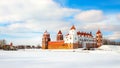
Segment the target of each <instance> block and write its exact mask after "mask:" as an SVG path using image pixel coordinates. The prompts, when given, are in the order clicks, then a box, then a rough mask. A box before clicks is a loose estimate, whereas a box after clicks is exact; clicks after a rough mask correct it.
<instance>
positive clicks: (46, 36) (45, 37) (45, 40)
mask: <svg viewBox="0 0 120 68" xmlns="http://www.w3.org/2000/svg"><path fill="white" fill-rule="evenodd" d="M49 41H50V34H49V33H48V32H47V31H45V32H44V34H43V38H42V49H48V42H49Z"/></svg>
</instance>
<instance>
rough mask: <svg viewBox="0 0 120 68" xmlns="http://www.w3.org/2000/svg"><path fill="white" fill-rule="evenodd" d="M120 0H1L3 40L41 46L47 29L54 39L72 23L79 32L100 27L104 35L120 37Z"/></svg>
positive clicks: (67, 29)
mask: <svg viewBox="0 0 120 68" xmlns="http://www.w3.org/2000/svg"><path fill="white" fill-rule="evenodd" d="M119 7H120V0H0V39H6V40H7V43H9V42H13V43H14V45H20V44H32V45H38V44H40V45H41V39H42V34H43V33H44V31H45V30H47V31H48V32H49V33H50V34H51V38H52V39H53V40H55V37H56V33H57V32H58V30H62V32H63V34H64V35H65V34H66V33H67V32H68V31H69V29H70V27H71V26H72V25H75V26H76V28H77V31H78V30H79V31H86V32H90V31H92V32H93V35H95V32H96V31H97V30H98V29H101V31H102V33H103V36H104V38H108V39H111V40H117V41H119V40H120V8H119Z"/></svg>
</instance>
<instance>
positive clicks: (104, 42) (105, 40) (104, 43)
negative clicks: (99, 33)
mask: <svg viewBox="0 0 120 68" xmlns="http://www.w3.org/2000/svg"><path fill="white" fill-rule="evenodd" d="M103 45H120V41H119V42H117V41H113V40H108V39H103Z"/></svg>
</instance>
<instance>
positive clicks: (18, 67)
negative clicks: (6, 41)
mask: <svg viewBox="0 0 120 68" xmlns="http://www.w3.org/2000/svg"><path fill="white" fill-rule="evenodd" d="M88 67H89V68H120V46H112V45H109V46H108V45H103V46H102V47H100V48H98V49H96V50H93V51H92V50H90V51H88V50H81V49H74V50H72V49H71V50H70V49H69V50H42V49H26V50H18V51H2V50H1V51H0V68H88Z"/></svg>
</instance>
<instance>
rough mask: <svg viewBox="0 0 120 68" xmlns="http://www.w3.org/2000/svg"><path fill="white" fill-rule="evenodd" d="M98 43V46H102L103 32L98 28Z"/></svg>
mask: <svg viewBox="0 0 120 68" xmlns="http://www.w3.org/2000/svg"><path fill="white" fill-rule="evenodd" d="M96 43H97V47H100V46H101V45H102V33H101V31H100V30H98V31H97V33H96Z"/></svg>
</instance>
